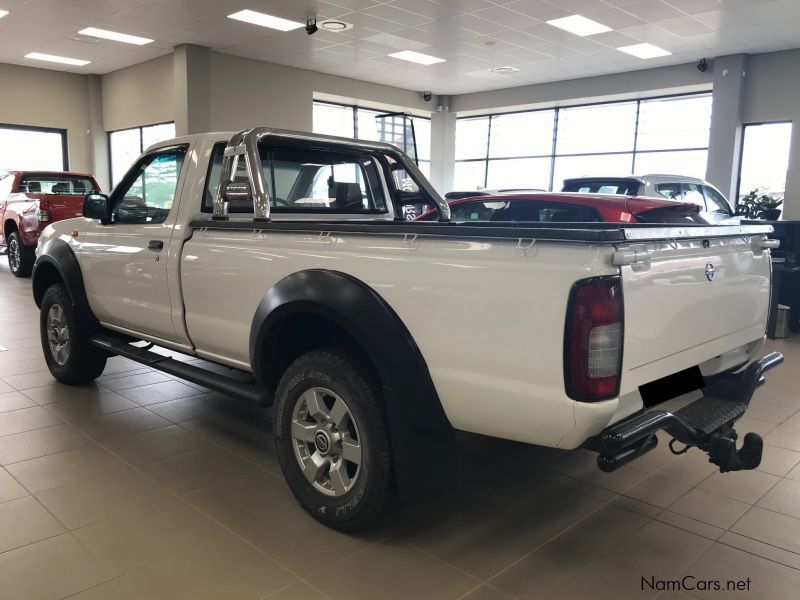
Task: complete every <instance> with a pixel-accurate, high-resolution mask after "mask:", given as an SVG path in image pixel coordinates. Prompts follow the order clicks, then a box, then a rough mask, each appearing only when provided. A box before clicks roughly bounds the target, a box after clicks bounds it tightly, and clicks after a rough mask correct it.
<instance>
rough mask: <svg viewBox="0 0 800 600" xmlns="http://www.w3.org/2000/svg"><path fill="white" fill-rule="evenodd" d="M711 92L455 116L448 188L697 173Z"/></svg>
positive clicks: (545, 185) (701, 168)
mask: <svg viewBox="0 0 800 600" xmlns="http://www.w3.org/2000/svg"><path fill="white" fill-rule="evenodd" d="M710 124H711V94H708V93H702V94H690V95H681V96H673V97H665V98H651V99H644V100H634V101H619V102H608V103H603V104H592V105H585V106H570V107H558V108H550V109H540V110H532V111H522V112H514V113H506V114H497V115H486V116H477V117H462V118H460V119H458V120H457V121H456V152H455V155H456V164H455V176H454V189H456V190H477V189H504V188H505V189H508V188H527V189H547V190H560V189H561V186H562V184H563V181H564V179H568V178H570V177H581V176H591V175H629V174H631V173H642V174H643V173H654V172H660V173H672V174H679V175H690V176H695V177H701V178H702V177H704V176H705V171H706V160H707V157H708V137H709V128H710Z"/></svg>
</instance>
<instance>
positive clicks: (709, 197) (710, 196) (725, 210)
mask: <svg viewBox="0 0 800 600" xmlns="http://www.w3.org/2000/svg"><path fill="white" fill-rule="evenodd" d="M703 191H704V192H705V194H706V202H707V203H708V209H709V210H710V211H711V212H715V213H720V214H723V215H730V214H731V207H730V206H729V205H728V202H727V200H725V198H724V197H723V196H722V194H720V193H719V192H718V191H717V190H715V189H714V188H712V187H711V186H708V185H704V186H703Z"/></svg>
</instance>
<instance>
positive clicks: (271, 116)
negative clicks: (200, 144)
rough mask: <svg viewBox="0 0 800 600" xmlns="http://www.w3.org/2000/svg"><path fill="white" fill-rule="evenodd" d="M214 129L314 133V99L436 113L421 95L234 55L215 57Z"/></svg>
mask: <svg viewBox="0 0 800 600" xmlns="http://www.w3.org/2000/svg"><path fill="white" fill-rule="evenodd" d="M209 75H210V83H211V85H210V127H211V129H212V130H216V131H220V130H238V129H243V128H245V127H253V126H256V125H263V126H268V127H278V128H281V129H297V130H300V131H311V130H312V127H313V117H312V110H313V100H314V96H315V94H316V95H317V96H318V97H320V98H323V97H329V98H330V97H336V99H338V100H340V101H348V100H349V101H353V102H354V103H358V102H362V103H363V102H368V103H371V104H373V105H384V106H387V107H389V106H391V107H394V108H402V109H414V110H416V111H421V112H426V113H427V112H430V110H431V109H432V105H434V102H425V101H424V100H423V99H422V97H421V96H420V94H419V93H418V92H415V91H409V90H403V89H400V88H395V87H390V86H385V85H380V84H375V83H369V82H365V81H358V80H355V79H347V78H345V77H337V76H333V75H324V74H322V73H317V72H314V71H306V70H303V69H295V68H292V67H284V66H281V65H276V64H272V63H268V62H263V61H258V60H251V59H247V58H239V57H236V56H230V55H228V54H220V53H218V52H211V54H210V73H209Z"/></svg>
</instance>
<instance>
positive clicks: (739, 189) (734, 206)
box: [728, 119, 796, 213]
mask: <svg viewBox="0 0 800 600" xmlns="http://www.w3.org/2000/svg"><path fill="white" fill-rule="evenodd" d="M759 125H789V126H790V127H791V128H792V133H794V127H795V125H796V123H795V122H794V121H793V120H792V119H777V120H775V121H748V122H747V123H742V132H741V134H740V138H739V167H738V169H737V171H736V196H735V197H734V198H733V199H731V198H728V204H731V208H732V209H733V211H734V213H736V209H737V208H738V207H739V199H740V198H741V197H742V196H743V195H744V194H742V166H743V164H744V150H745V147H744V144H745V134H746V133H747V128H748V127H758V126H759ZM789 152H791V139H790V141H789ZM787 176H788V171H787ZM787 178H788V177H787Z"/></svg>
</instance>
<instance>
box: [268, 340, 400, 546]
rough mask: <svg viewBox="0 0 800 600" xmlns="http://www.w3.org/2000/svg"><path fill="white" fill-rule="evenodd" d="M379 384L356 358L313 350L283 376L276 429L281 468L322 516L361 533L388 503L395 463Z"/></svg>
mask: <svg viewBox="0 0 800 600" xmlns="http://www.w3.org/2000/svg"><path fill="white" fill-rule="evenodd" d="M378 390H379V386H378V385H377V383H376V381H375V378H374V376H373V375H372V373H371V372H370V370H369V369H367V368H366V367H365V366H364V365H363V363H362V362H361V361H360V360H359V359H358V358H356V357H355V356H354V355H352V354H350V353H348V352H346V351H343V350H338V349H337V350H319V351H314V352H309V353H308V354H305V355H303V356H301V357H300V358H298V359H297V360H295V361H294V362H293V363H292V364H291V365H290V366H289V368H288V369H287V370H286V372H285V373H284V375H283V377H282V378H281V381H280V383H279V384H278V390H277V393H276V402H275V412H274V428H275V443H276V447H277V453H278V459H279V460H280V464H281V470H282V471H283V475H284V477H285V478H286V482H287V483H288V485H289V487H290V488H291V490H292V492H293V493H294V495H295V497H296V498H297V500H298V501H299V502H300V504H301V505H302V506H303V508H305V510H306V511H308V512H309V513H310V514H311V515H312V516H313V517H314V518H315V519H317V520H318V521H320V522H322V523H324V524H325V525H328V526H329V527H333V528H335V529H339V530H343V531H345V530H355V529H361V528H364V527H366V526H367V525H369V524H370V523H372V522H373V521H374V520H375V519H377V517H378V516H379V515H380V514H381V512H382V511H383V509H384V507H385V506H386V503H387V501H388V498H389V484H390V480H391V462H390V456H389V442H388V434H387V429H386V422H385V419H384V416H383V410H382V407H381V404H380V402H379V391H378Z"/></svg>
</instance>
